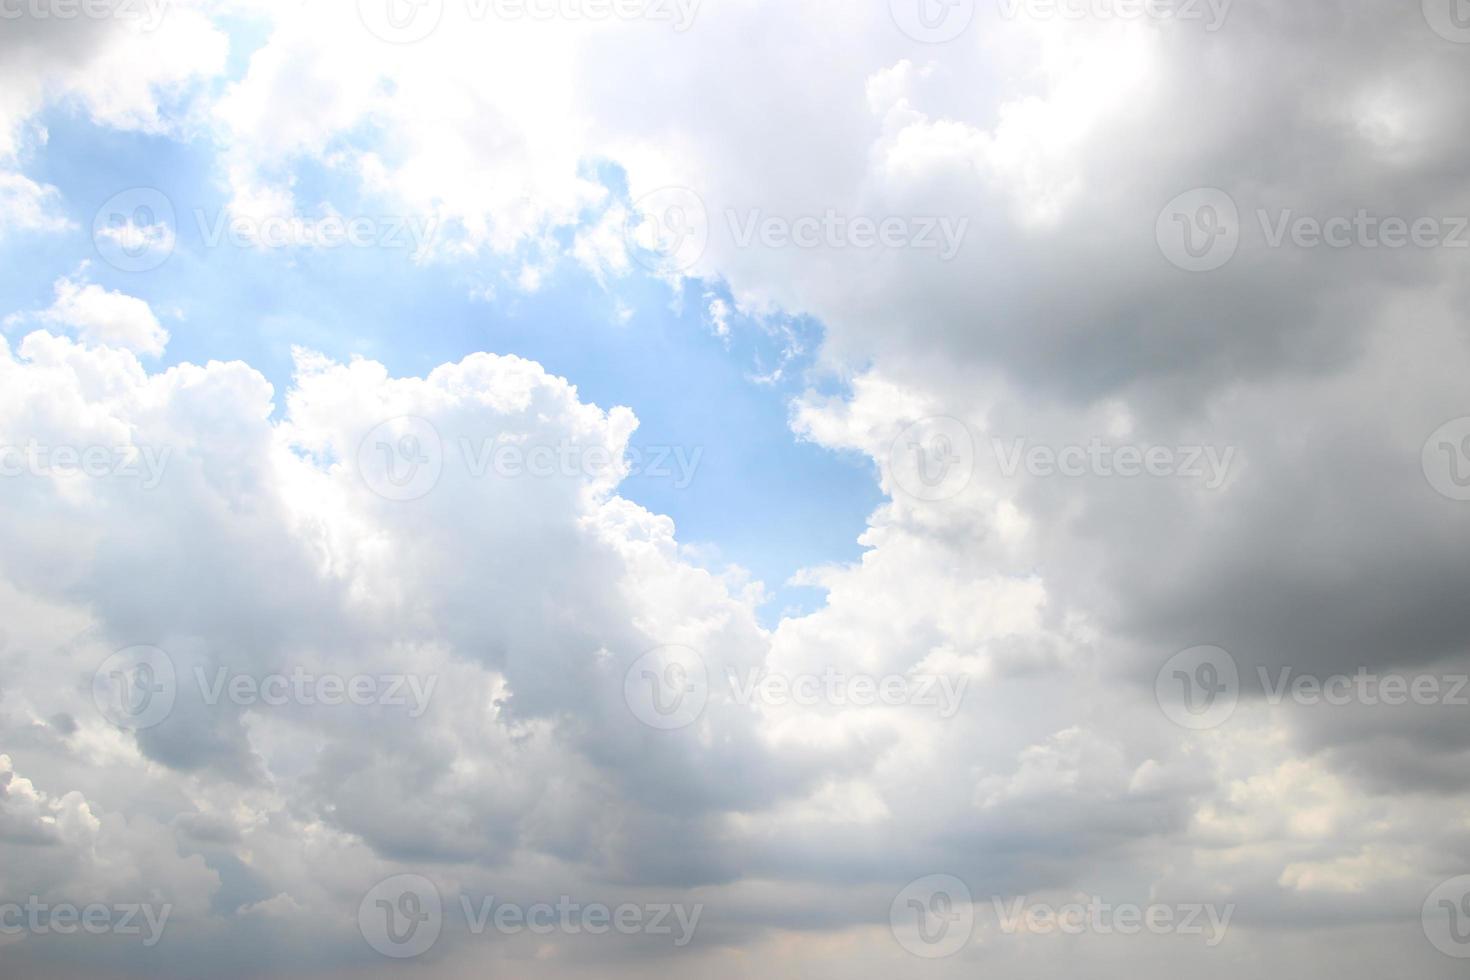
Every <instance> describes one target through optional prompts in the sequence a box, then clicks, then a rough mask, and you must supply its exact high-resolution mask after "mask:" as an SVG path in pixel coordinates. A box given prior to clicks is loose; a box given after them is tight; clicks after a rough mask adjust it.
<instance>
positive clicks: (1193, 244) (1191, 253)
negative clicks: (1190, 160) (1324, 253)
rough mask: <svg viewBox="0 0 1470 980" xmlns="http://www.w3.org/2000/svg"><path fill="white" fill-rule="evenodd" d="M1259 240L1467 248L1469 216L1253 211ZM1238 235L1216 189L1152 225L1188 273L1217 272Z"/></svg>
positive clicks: (1275, 245)
mask: <svg viewBox="0 0 1470 980" xmlns="http://www.w3.org/2000/svg"><path fill="white" fill-rule="evenodd" d="M1254 217H1255V221H1256V224H1257V225H1258V226H1259V228H1260V242H1261V243H1262V244H1263V245H1264V246H1265V247H1266V248H1270V249H1282V248H1288V247H1290V248H1296V249H1302V250H1306V249H1318V248H1326V249H1333V250H1339V251H1340V250H1343V249H1364V250H1370V251H1372V250H1388V251H1398V250H1400V249H1405V248H1414V249H1420V250H1426V251H1427V250H1430V249H1464V248H1470V216H1466V215H1417V216H1409V217H1405V216H1402V215H1391V214H1380V213H1378V212H1375V211H1372V210H1370V209H1368V208H1358V209H1356V210H1355V211H1353V212H1352V213H1351V214H1328V215H1314V214H1301V213H1298V212H1297V211H1295V210H1294V209H1292V208H1278V209H1274V210H1272V209H1268V208H1256V209H1255V212H1254ZM1241 233H1242V224H1241V219H1240V211H1239V208H1238V207H1237V206H1236V203H1235V201H1234V199H1233V198H1231V196H1230V195H1229V194H1227V193H1225V192H1224V191H1222V190H1220V189H1219V188H1214V187H1206V188H1199V189H1196V190H1192V191H1186V192H1185V193H1183V194H1181V195H1179V196H1178V197H1176V198H1174V199H1173V200H1172V201H1170V202H1169V203H1168V204H1167V205H1165V206H1164V209H1163V210H1162V211H1161V212H1160V213H1159V217H1158V220H1157V222H1156V223H1155V235H1156V237H1157V239H1158V244H1159V249H1160V251H1161V252H1163V254H1164V257H1165V258H1166V259H1168V260H1169V261H1170V262H1171V263H1173V264H1174V265H1176V266H1178V267H1179V268H1181V269H1184V270H1186V271H1189V272H1210V271H1213V270H1215V269H1219V268H1221V267H1222V266H1224V265H1225V264H1226V263H1227V262H1229V261H1230V260H1231V258H1233V257H1234V255H1235V253H1236V250H1237V249H1238V248H1239V245H1240V239H1241Z"/></svg>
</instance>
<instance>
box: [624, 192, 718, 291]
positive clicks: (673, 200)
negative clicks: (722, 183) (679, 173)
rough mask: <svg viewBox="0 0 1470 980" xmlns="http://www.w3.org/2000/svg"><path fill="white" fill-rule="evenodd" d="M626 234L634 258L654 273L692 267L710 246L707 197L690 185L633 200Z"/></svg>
mask: <svg viewBox="0 0 1470 980" xmlns="http://www.w3.org/2000/svg"><path fill="white" fill-rule="evenodd" d="M623 237H624V239H625V240H626V241H627V244H628V249H629V251H630V252H631V253H632V255H633V258H634V259H635V260H636V261H637V262H638V264H639V265H642V266H643V267H644V268H646V269H649V270H650V271H652V272H657V273H662V274H670V273H676V272H683V271H685V270H687V269H690V268H692V267H693V266H694V263H696V262H698V261H699V259H700V257H701V256H703V255H704V250H705V247H706V246H707V245H709V214H708V212H707V211H706V210H705V207H704V200H703V199H702V198H700V196H699V195H698V194H696V193H694V192H693V191H692V190H690V189H689V188H687V187H660V188H659V189H658V190H654V191H649V192H648V193H647V194H644V195H643V196H642V197H640V198H639V199H638V200H636V201H634V202H633V207H632V210H631V211H630V212H629V213H628V220H627V223H626V224H625V225H624V227H623Z"/></svg>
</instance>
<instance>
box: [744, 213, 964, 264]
mask: <svg viewBox="0 0 1470 980" xmlns="http://www.w3.org/2000/svg"><path fill="white" fill-rule="evenodd" d="M725 221H726V223H727V224H728V226H729V230H730V237H731V239H732V240H733V241H734V242H735V245H736V247H737V248H750V247H751V246H752V245H755V244H759V245H760V246H761V247H762V248H770V249H778V248H826V249H847V248H855V249H873V248H881V249H887V250H900V249H912V250H915V251H931V252H935V253H937V254H938V256H939V260H940V261H941V262H948V261H949V260H950V259H953V258H954V257H955V256H956V255H958V254H959V251H960V248H961V246H963V245H964V242H965V233H966V232H967V231H968V230H969V227H970V219H969V218H967V217H941V216H936V215H928V216H922V217H921V216H909V215H898V214H889V215H883V216H872V215H864V214H858V215H846V214H842V213H840V212H838V211H836V210H835V209H833V208H828V209H827V210H826V211H824V212H823V213H822V214H821V215H810V214H809V215H799V216H797V217H794V218H793V217H788V216H785V215H776V214H766V213H764V212H763V211H762V210H761V209H760V208H752V209H750V210H748V211H746V212H745V213H744V214H741V213H739V212H737V211H734V210H726V211H725Z"/></svg>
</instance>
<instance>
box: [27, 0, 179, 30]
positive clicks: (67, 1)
mask: <svg viewBox="0 0 1470 980" xmlns="http://www.w3.org/2000/svg"><path fill="white" fill-rule="evenodd" d="M171 2H172V0H0V20H20V19H22V18H29V19H31V20H128V21H138V22H139V23H140V24H141V26H142V29H143V30H144V31H156V30H157V29H158V27H159V25H161V24H162V23H163V17H164V14H166V13H167V12H168V7H169V4H170V3H171Z"/></svg>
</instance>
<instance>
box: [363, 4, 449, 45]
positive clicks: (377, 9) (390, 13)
mask: <svg viewBox="0 0 1470 980" xmlns="http://www.w3.org/2000/svg"><path fill="white" fill-rule="evenodd" d="M357 16H358V19H359V20H361V21H362V25H363V26H364V27H366V28H367V29H368V32H369V33H370V34H372V35H373V36H374V37H376V38H377V39H378V40H380V41H387V42H388V43H389V44H414V43H416V42H418V41H422V40H423V39H424V38H426V37H428V36H429V35H430V34H432V33H434V31H435V30H436V29H437V28H438V27H439V22H440V21H441V20H442V19H443V18H444V0H357Z"/></svg>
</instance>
